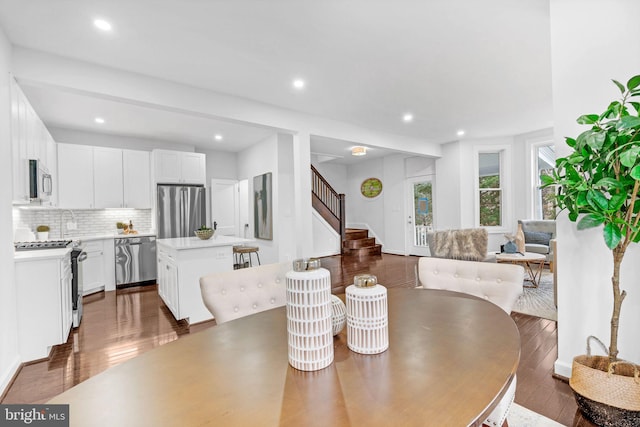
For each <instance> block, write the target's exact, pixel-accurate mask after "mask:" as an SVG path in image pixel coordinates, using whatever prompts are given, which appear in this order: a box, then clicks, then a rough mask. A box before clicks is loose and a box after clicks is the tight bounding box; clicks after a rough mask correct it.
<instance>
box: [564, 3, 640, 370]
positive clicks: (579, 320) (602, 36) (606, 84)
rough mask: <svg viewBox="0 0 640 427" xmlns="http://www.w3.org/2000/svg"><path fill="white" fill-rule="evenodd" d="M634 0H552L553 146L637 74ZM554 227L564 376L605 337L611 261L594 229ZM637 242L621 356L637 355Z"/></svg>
mask: <svg viewBox="0 0 640 427" xmlns="http://www.w3.org/2000/svg"><path fill="white" fill-rule="evenodd" d="M638 16H640V2H638V1H637V0H611V1H608V2H602V1H598V0H563V1H560V0H557V1H551V47H552V49H551V52H552V68H553V69H552V76H553V80H552V82H553V104H554V123H555V135H556V152H557V153H558V155H560V156H566V155H567V154H569V153H570V149H569V147H568V146H566V144H565V143H564V139H563V137H564V136H577V135H578V134H579V133H580V132H582V131H584V130H585V126H580V125H577V124H576V122H575V119H576V118H577V117H578V116H580V115H582V114H587V113H600V112H602V111H603V110H604V109H605V108H606V107H607V105H608V104H609V102H610V101H612V100H614V99H615V98H616V97H617V96H618V95H619V94H620V92H619V91H618V89H617V88H616V87H615V86H614V85H613V83H611V79H616V80H619V81H621V82H625V83H626V81H627V79H628V78H629V77H631V76H633V75H636V74H640V54H639V52H640V50H639V49H638V43H637V41H638V40H640V26H638V22H637V17H638ZM557 234H558V246H557V251H558V264H557V268H558V359H557V361H556V365H555V370H556V373H558V374H560V375H564V376H569V375H570V372H571V362H572V359H573V357H574V356H576V355H578V354H583V353H584V352H585V340H586V337H587V336H588V335H597V336H599V337H600V338H601V339H603V340H604V341H605V343H608V340H609V321H610V318H611V310H612V300H613V297H612V292H611V282H610V277H611V274H612V268H613V267H612V266H613V261H612V260H611V253H610V251H609V250H607V249H606V247H605V245H604V242H603V239H602V235H601V230H600V229H595V230H588V231H577V230H576V226H575V224H574V223H571V222H569V221H568V220H567V218H566V215H564V214H563V215H561V217H560V219H559V220H558V223H557ZM639 260H640V248H639V247H638V246H637V245H635V246H631V247H630V249H629V250H628V251H627V254H626V256H625V259H624V261H623V265H622V272H621V287H622V288H623V289H626V290H627V292H628V295H627V298H626V299H625V301H624V303H623V305H622V314H621V318H620V333H619V343H618V346H619V349H620V354H619V357H621V358H623V359H627V360H631V361H633V362H636V363H638V362H640V341H639V340H638V325H640V286H638V277H640V262H638V261H639Z"/></svg>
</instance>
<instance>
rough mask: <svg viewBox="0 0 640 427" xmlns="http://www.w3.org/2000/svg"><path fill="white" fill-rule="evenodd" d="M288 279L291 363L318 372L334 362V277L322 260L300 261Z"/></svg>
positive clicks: (288, 328) (300, 368) (301, 368)
mask: <svg viewBox="0 0 640 427" xmlns="http://www.w3.org/2000/svg"><path fill="white" fill-rule="evenodd" d="M286 278H287V334H288V344H289V364H290V365H291V366H293V367H294V368H296V369H299V370H301V371H317V370H319V369H322V368H326V367H327V366H329V365H330V364H331V362H333V333H332V330H333V323H332V320H331V314H332V310H331V305H332V304H331V275H330V273H329V270H326V269H324V268H320V260H318V259H314V258H310V259H298V260H295V261H294V262H293V271H289V272H288V273H287V274H286Z"/></svg>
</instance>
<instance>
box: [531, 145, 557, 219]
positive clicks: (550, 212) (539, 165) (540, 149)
mask: <svg viewBox="0 0 640 427" xmlns="http://www.w3.org/2000/svg"><path fill="white" fill-rule="evenodd" d="M533 159H534V165H533V167H534V169H533V170H534V171H535V182H534V185H535V188H534V190H533V192H534V210H535V211H534V217H535V219H555V218H556V203H555V187H545V188H540V184H541V182H540V176H541V175H551V174H552V173H553V168H554V166H555V163H556V152H555V146H554V145H553V143H551V144H543V145H536V146H534V155H533Z"/></svg>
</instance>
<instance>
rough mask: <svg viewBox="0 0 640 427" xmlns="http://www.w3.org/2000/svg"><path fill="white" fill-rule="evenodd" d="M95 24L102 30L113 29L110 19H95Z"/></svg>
mask: <svg viewBox="0 0 640 427" xmlns="http://www.w3.org/2000/svg"><path fill="white" fill-rule="evenodd" d="M93 25H94V26H95V27H96V28H97V29H99V30H102V31H111V23H110V22H109V21H105V20H104V19H95V20H94V21H93Z"/></svg>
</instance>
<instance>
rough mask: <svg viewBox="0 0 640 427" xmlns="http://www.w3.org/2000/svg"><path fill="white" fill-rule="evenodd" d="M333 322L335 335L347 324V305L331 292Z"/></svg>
mask: <svg viewBox="0 0 640 427" xmlns="http://www.w3.org/2000/svg"><path fill="white" fill-rule="evenodd" d="M331 323H332V324H333V336H334V337H335V336H336V335H338V334H339V333H340V331H342V330H343V329H344V326H345V325H346V324H347V307H346V306H345V305H344V303H343V302H342V300H341V299H340V298H338V297H337V296H335V295H333V294H331Z"/></svg>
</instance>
